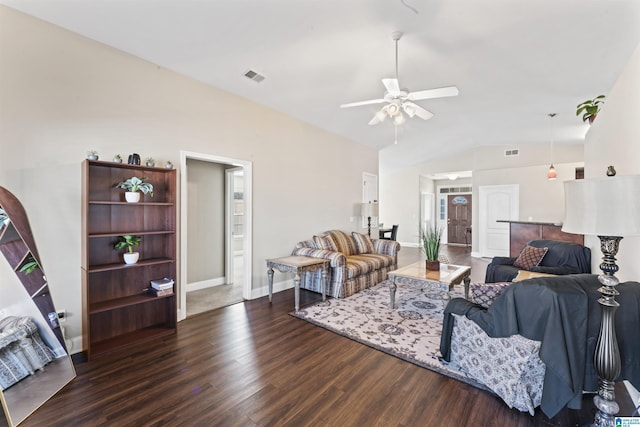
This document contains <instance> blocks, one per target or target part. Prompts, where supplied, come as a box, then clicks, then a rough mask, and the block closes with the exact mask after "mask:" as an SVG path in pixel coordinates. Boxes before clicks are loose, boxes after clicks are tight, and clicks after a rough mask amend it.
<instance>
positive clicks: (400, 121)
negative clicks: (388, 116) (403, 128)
mask: <svg viewBox="0 0 640 427" xmlns="http://www.w3.org/2000/svg"><path fill="white" fill-rule="evenodd" d="M404 122H405V118H404V115H403V114H402V113H400V112H399V113H397V114H396V115H395V116H393V124H394V125H396V126H397V125H401V124H403V123H404Z"/></svg>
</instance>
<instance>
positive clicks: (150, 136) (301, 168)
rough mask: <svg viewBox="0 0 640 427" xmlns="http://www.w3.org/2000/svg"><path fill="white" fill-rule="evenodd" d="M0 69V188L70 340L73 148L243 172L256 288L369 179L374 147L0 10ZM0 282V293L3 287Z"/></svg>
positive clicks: (75, 196)
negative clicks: (237, 162)
mask: <svg viewBox="0 0 640 427" xmlns="http://www.w3.org/2000/svg"><path fill="white" fill-rule="evenodd" d="M0 70H2V71H1V72H0V135H2V138H1V142H0V143H1V144H2V147H1V149H0V152H1V153H2V155H1V156H0V185H2V186H3V187H5V188H7V189H8V190H9V191H11V192H13V193H14V194H15V195H16V196H17V197H18V198H19V199H20V200H21V201H22V203H23V205H24V206H25V209H26V211H27V213H28V215H29V219H30V222H31V226H32V229H33V232H34V235H35V239H36V242H37V246H38V249H39V253H40V256H41V259H42V264H43V267H44V268H45V271H46V272H47V278H48V279H49V283H50V287H51V293H52V296H53V299H54V302H55V304H56V306H57V307H58V308H65V309H66V310H67V312H68V324H67V325H68V327H67V333H68V335H70V336H73V337H79V336H80V335H81V331H80V328H81V301H80V298H81V287H80V277H81V276H80V244H81V236H80V223H81V218H80V207H81V185H80V180H81V169H80V165H81V162H82V160H83V158H84V157H85V155H86V151H87V150H90V149H95V150H97V151H98V152H99V153H100V156H101V160H109V159H111V157H112V156H113V155H114V154H115V153H120V154H121V155H123V157H124V158H125V159H126V156H127V155H128V154H130V153H132V152H137V153H139V154H140V155H141V157H142V158H143V159H144V158H145V157H147V156H153V157H154V158H155V159H156V160H157V162H158V163H159V164H162V163H163V162H164V161H166V160H171V161H173V163H174V164H176V165H178V164H179V157H180V156H179V153H180V150H185V151H190V152H196V153H203V154H209V155H214V156H221V157H226V158H234V159H243V160H246V161H251V162H253V169H252V170H253V181H254V182H253V195H254V199H253V211H254V212H253V239H254V242H253V265H252V268H253V273H252V277H251V282H252V287H253V289H262V288H263V287H264V289H266V268H265V260H266V259H267V258H272V257H277V256H284V255H288V254H290V253H291V250H292V249H293V246H294V245H295V243H296V242H298V241H300V240H303V239H307V238H310V237H311V236H312V235H313V234H314V233H318V232H321V231H323V230H327V229H330V228H341V229H345V230H349V229H353V227H354V224H353V223H351V222H350V221H349V219H350V217H351V216H353V207H354V205H355V203H357V202H358V201H359V200H360V199H361V197H362V195H361V188H362V187H361V186H362V173H363V172H369V173H373V174H377V173H378V153H377V151H376V150H374V149H371V148H368V147H366V146H363V145H361V144H357V143H354V142H352V141H349V140H346V139H344V138H341V137H338V136H336V135H333V134H330V133H327V132H325V131H322V130H320V129H318V128H315V127H313V126H310V125H308V124H305V123H302V122H300V121H297V120H294V119H292V118H290V117H287V116H284V115H283V114H280V113H278V112H276V111H273V110H270V109H267V108H265V107H263V106H260V105H257V104H255V103H252V102H249V101H247V100H245V99H242V98H239V97H237V96H235V95H232V94H230V93H227V92H224V91H222V90H218V89H215V88H212V87H210V86H207V85H204V84H202V83H200V82H197V81H195V80H192V79H188V78H186V77H183V76H181V75H179V74H176V73H174V72H171V71H169V70H166V69H163V68H160V67H158V66H156V65H154V64H151V63H149V62H146V61H143V60H141V59H139V58H135V57H133V56H131V55H128V54H125V53H123V52H120V51H118V50H115V49H112V48H110V47H107V46H105V45H102V44H99V43H97V42H94V41H92V40H89V39H86V38H83V37H80V36H78V35H76V34H73V33H71V32H69V31H66V30H63V29H61V28H59V27H55V26H53V25H50V24H47V23H44V22H43V21H39V20H37V19H34V18H32V17H29V16H27V15H24V14H22V13H19V12H17V11H15V10H13V9H10V8H7V7H5V6H0ZM248 84H253V83H252V82H248ZM328 172H330V173H328ZM178 188H179V187H178ZM328 201H330V203H328ZM3 262H4V261H3ZM5 273H6V271H5ZM0 275H2V277H0V295H3V294H4V293H5V292H8V291H10V289H11V288H12V286H15V285H16V282H17V279H16V278H15V277H13V276H12V275H10V274H9V275H7V274H3V271H2V270H0ZM279 277H280V276H279ZM283 277H284V278H287V276H286V275H283ZM0 304H1V303H0Z"/></svg>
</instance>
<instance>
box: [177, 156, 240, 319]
mask: <svg viewBox="0 0 640 427" xmlns="http://www.w3.org/2000/svg"><path fill="white" fill-rule="evenodd" d="M180 163H181V171H180V178H181V180H180V181H181V182H180V189H181V191H180V194H181V204H180V206H181V207H180V304H179V311H178V319H179V320H183V319H185V318H186V317H188V316H191V315H194V314H198V313H201V312H203V311H209V310H213V309H215V308H219V307H223V306H226V305H230V304H233V303H237V302H240V301H243V300H244V299H249V298H250V296H251V253H252V251H251V172H252V169H251V166H252V165H251V162H249V161H244V160H239V159H230V158H225V157H219V156H213V155H209V154H202V153H192V152H181V153H180Z"/></svg>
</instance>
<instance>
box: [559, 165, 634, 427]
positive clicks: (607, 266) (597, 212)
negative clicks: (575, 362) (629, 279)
mask: <svg viewBox="0 0 640 427" xmlns="http://www.w3.org/2000/svg"><path fill="white" fill-rule="evenodd" d="M564 191H565V220H564V223H563V226H562V231H564V232H567V233H575V234H585V235H594V236H598V238H599V239H600V250H601V251H602V255H603V257H602V263H601V264H600V270H602V274H600V275H599V276H598V280H599V281H600V283H601V284H602V287H600V289H598V292H600V294H602V296H601V297H600V299H599V300H598V302H599V303H600V305H601V308H602V320H601V322H600V333H599V335H598V342H597V344H596V351H595V355H594V365H595V368H596V372H597V373H598V377H599V379H600V385H599V388H598V394H597V395H596V396H595V397H594V398H593V403H594V404H595V406H596V408H597V409H598V412H597V413H596V415H595V419H594V421H593V424H592V425H593V426H611V427H613V426H614V415H615V414H617V413H618V411H619V410H620V407H619V406H618V403H617V402H616V399H615V392H614V386H615V380H616V379H617V378H618V376H619V375H620V350H619V348H618V341H617V338H616V330H615V312H616V309H617V308H618V306H619V305H620V304H619V303H618V302H617V301H616V296H617V295H619V292H618V291H617V290H616V289H615V286H616V285H617V284H618V278H617V277H616V276H615V273H616V272H617V271H618V266H617V265H616V258H615V256H616V255H617V253H618V246H619V244H620V240H621V239H622V238H623V237H626V236H634V235H640V175H630V176H611V177H603V178H595V179H583V180H575V181H566V182H565V183H564Z"/></svg>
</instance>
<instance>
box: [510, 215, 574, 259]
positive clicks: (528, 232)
mask: <svg viewBox="0 0 640 427" xmlns="http://www.w3.org/2000/svg"><path fill="white" fill-rule="evenodd" d="M497 222H507V223H509V256H510V257H517V256H518V255H520V252H521V251H522V249H523V248H524V247H525V245H526V244H527V242H528V241H530V240H559V241H561V242H570V243H578V244H580V245H584V235H582V234H571V233H565V232H564V231H562V223H559V222H536V221H511V220H498V221H497Z"/></svg>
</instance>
